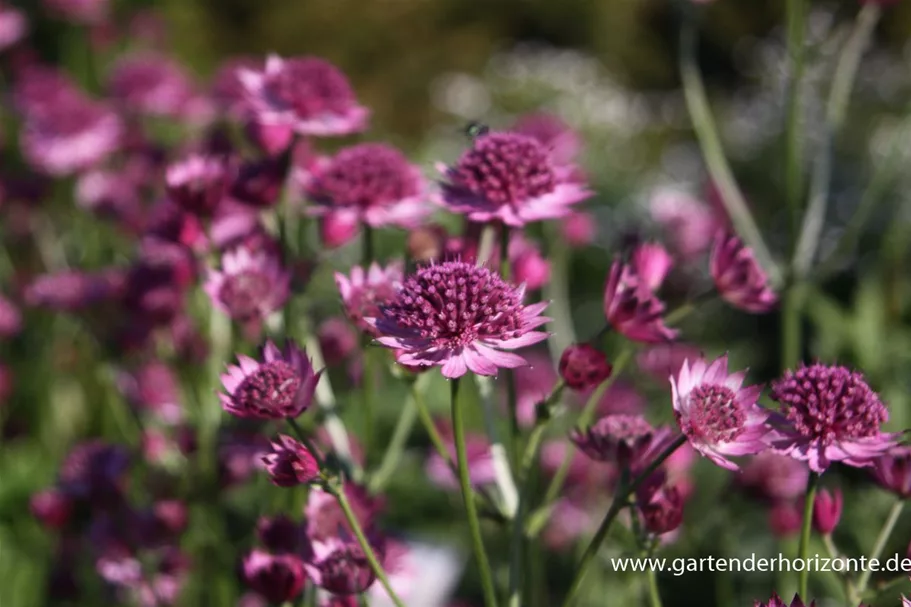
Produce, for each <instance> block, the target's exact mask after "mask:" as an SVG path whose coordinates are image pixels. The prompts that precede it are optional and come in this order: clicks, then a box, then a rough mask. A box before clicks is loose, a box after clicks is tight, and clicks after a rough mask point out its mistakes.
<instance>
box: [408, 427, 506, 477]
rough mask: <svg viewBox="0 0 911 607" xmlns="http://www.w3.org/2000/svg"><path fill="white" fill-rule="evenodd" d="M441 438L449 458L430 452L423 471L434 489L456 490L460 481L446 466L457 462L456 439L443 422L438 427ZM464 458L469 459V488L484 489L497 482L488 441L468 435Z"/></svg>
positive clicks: (450, 428) (481, 437)
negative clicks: (434, 486) (433, 485)
mask: <svg viewBox="0 0 911 607" xmlns="http://www.w3.org/2000/svg"><path fill="white" fill-rule="evenodd" d="M438 428H439V431H440V438H442V439H443V443H444V444H445V445H446V451H447V453H448V454H449V458H448V459H444V458H443V457H442V456H441V455H440V454H439V453H437V452H436V451H433V452H432V453H431V454H430V457H428V458H427V464H426V466H425V468H424V469H425V471H426V472H427V477H428V478H429V479H430V481H431V482H432V483H434V484H435V485H437V486H439V487H442V488H444V489H449V490H458V488H459V480H458V478H456V475H455V473H454V472H453V470H452V468H451V467H450V466H449V462H455V461H456V448H455V439H454V438H453V434H452V426H451V425H450V424H448V423H446V422H443V423H439V424H438ZM465 455H466V457H467V459H468V475H469V479H470V481H471V485H472V487H483V486H484V485H491V484H493V483H495V482H496V480H497V475H496V468H495V466H494V461H493V454H492V453H491V451H490V441H488V440H487V437H486V436H484V435H483V434H478V433H473V432H468V433H466V435H465Z"/></svg>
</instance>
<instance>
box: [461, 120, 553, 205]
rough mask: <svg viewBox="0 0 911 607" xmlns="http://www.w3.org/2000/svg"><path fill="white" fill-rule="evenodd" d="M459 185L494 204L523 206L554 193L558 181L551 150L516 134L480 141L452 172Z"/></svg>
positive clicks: (494, 134) (487, 136)
mask: <svg viewBox="0 0 911 607" xmlns="http://www.w3.org/2000/svg"><path fill="white" fill-rule="evenodd" d="M452 180H453V182H454V183H456V184H457V185H459V186H461V187H463V188H465V189H467V190H469V191H471V192H472V193H474V194H477V195H479V196H481V197H483V198H484V199H486V200H487V201H489V202H491V203H494V204H513V205H515V204H521V203H522V202H523V201H526V200H528V199H531V198H536V197H538V196H542V195H544V194H547V193H549V192H551V191H553V189H554V187H555V185H556V181H557V180H556V177H555V175H554V172H553V170H552V169H551V167H550V163H549V160H548V156H547V150H546V149H545V148H544V147H543V146H542V145H541V144H540V143H539V142H538V141H536V140H535V139H533V138H531V137H527V136H525V135H519V134H515V133H491V134H490V135H485V136H483V137H480V138H478V139H477V140H476V141H475V144H474V147H473V148H471V149H470V150H468V151H467V152H465V153H464V154H463V155H462V157H461V158H460V159H459V162H458V164H457V165H456V166H455V168H454V169H453V170H452Z"/></svg>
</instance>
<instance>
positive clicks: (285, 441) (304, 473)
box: [263, 434, 320, 487]
mask: <svg viewBox="0 0 911 607" xmlns="http://www.w3.org/2000/svg"><path fill="white" fill-rule="evenodd" d="M263 462H264V463H265V464H266V472H268V473H269V478H270V479H272V484H274V485H276V486H278V487H295V486H297V485H309V484H311V483H313V482H316V481H317V480H319V478H320V469H319V464H318V463H317V461H316V457H314V454H313V453H311V452H310V450H309V449H307V447H305V446H304V445H302V444H301V443H300V442H299V441H298V440H296V439H294V438H291V437H290V436H288V435H286V434H279V435H278V436H277V437H276V438H275V440H273V441H272V451H270V452H269V453H267V454H266V455H264V456H263Z"/></svg>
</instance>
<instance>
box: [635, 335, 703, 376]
mask: <svg viewBox="0 0 911 607" xmlns="http://www.w3.org/2000/svg"><path fill="white" fill-rule="evenodd" d="M701 357H702V350H700V349H699V348H698V347H696V346H694V345H692V344H687V343H682V342H664V343H660V344H654V345H651V346H647V347H645V348H642V349H641V350H639V353H638V354H636V365H637V366H638V367H639V370H640V371H643V372H645V373H648V374H649V375H650V376H652V377H654V378H655V379H657V380H661V381H664V380H666V379H667V376H668V375H673V374H674V373H676V372H677V371H679V370H680V367H682V366H683V362H684V361H685V360H687V359H689V360H696V359H697V358H701Z"/></svg>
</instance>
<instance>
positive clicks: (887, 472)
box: [870, 446, 911, 499]
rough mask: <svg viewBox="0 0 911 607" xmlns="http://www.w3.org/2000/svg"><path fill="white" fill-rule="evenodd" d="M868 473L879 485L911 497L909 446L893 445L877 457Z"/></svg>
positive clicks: (910, 451) (901, 496) (904, 497)
mask: <svg viewBox="0 0 911 607" xmlns="http://www.w3.org/2000/svg"><path fill="white" fill-rule="evenodd" d="M870 473H871V474H872V475H873V478H874V479H875V480H876V482H877V484H879V486H880V487H882V488H883V489H885V490H886V491H891V492H892V493H894V494H895V495H897V496H898V497H900V498H902V499H908V498H909V497H911V447H905V446H902V447H895V448H894V449H891V450H890V451H889V452H888V453H886V454H885V455H881V456H879V457H877V458H876V459H875V460H873V467H872V468H871V469H870Z"/></svg>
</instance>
